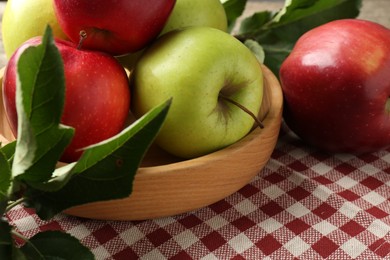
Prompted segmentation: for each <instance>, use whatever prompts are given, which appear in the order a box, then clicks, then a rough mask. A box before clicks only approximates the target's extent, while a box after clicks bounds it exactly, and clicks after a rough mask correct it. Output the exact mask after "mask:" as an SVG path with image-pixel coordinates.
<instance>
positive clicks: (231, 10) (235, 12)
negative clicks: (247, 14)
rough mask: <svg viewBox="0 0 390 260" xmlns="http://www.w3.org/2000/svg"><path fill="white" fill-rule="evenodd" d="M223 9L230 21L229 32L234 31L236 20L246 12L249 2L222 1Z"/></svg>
mask: <svg viewBox="0 0 390 260" xmlns="http://www.w3.org/2000/svg"><path fill="white" fill-rule="evenodd" d="M221 2H222V4H223V7H224V9H225V12H226V16H227V20H228V31H230V32H231V31H232V30H233V28H234V26H235V24H236V20H237V18H238V17H240V16H241V15H242V14H243V13H244V10H245V6H246V2H247V0H222V1H221Z"/></svg>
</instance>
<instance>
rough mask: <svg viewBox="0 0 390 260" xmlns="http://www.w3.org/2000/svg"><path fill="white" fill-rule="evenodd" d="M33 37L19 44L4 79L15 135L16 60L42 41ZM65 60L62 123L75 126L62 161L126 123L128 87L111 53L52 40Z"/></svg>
mask: <svg viewBox="0 0 390 260" xmlns="http://www.w3.org/2000/svg"><path fill="white" fill-rule="evenodd" d="M41 39H42V38H41V37H39V36H38V37H35V38H32V39H30V40H28V41H26V42H25V43H24V44H22V45H21V46H20V47H19V48H18V49H17V51H16V52H15V53H14V54H13V55H12V56H11V58H10V60H9V62H8V64H7V66H6V68H5V71H4V80H3V84H2V85H3V86H2V87H3V88H2V94H3V102H4V108H5V112H6V115H7V118H8V121H9V123H10V128H11V129H12V132H13V134H14V136H17V129H18V116H17V110H16V84H17V73H16V70H17V63H18V60H19V57H20V55H21V54H22V52H23V51H24V50H26V49H27V48H28V47H31V46H36V45H38V44H40V43H41ZM55 44H56V47H57V48H58V50H59V52H60V54H61V57H62V59H63V63H64V73H65V107H64V110H63V114H62V117H61V123H62V124H64V125H67V126H71V127H73V128H74V129H75V134H74V137H73V139H72V142H71V143H70V145H69V146H68V147H67V148H66V150H65V152H64V154H63V155H62V157H61V161H62V162H73V161H76V160H78V158H79V157H80V156H81V154H82V148H85V147H87V146H89V145H92V144H95V143H98V142H100V141H103V140H106V139H107V138H109V137H112V136H114V135H116V134H117V133H119V132H120V131H121V130H122V129H123V128H124V126H125V123H126V120H127V118H128V114H129V108H130V88H129V84H128V77H127V74H126V72H125V70H124V68H123V67H122V66H121V65H120V64H119V62H118V61H117V60H116V59H115V58H113V57H112V56H110V55H108V54H106V53H102V52H97V51H88V50H80V49H77V48H76V45H75V44H73V43H71V42H69V41H64V40H60V39H57V40H56V41H55Z"/></svg>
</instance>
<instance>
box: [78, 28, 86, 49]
mask: <svg viewBox="0 0 390 260" xmlns="http://www.w3.org/2000/svg"><path fill="white" fill-rule="evenodd" d="M79 35H80V41H79V44H78V45H77V49H78V50H80V49H81V46H82V45H83V42H84V41H85V39H87V32H86V31H84V30H81V31H80V33H79Z"/></svg>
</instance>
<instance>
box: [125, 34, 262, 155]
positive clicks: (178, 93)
mask: <svg viewBox="0 0 390 260" xmlns="http://www.w3.org/2000/svg"><path fill="white" fill-rule="evenodd" d="M131 87H132V90H133V92H132V93H133V96H132V97H133V99H132V111H133V113H134V114H135V116H136V117H139V116H141V115H143V114H145V113H146V112H147V111H149V110H150V108H152V107H154V106H155V105H156V104H159V103H161V102H162V101H164V100H167V99H168V98H173V99H172V105H171V107H170V110H169V112H168V115H167V118H166V121H165V122H164V125H163V127H162V129H161V131H160V132H159V134H158V136H157V139H156V143H157V144H158V145H159V146H160V147H161V148H163V149H165V150H166V151H168V152H170V153H172V154H174V155H176V156H179V157H183V158H193V157H198V156H202V155H205V154H208V153H210V152H213V151H216V150H218V149H221V148H224V147H226V146H228V145H230V144H232V143H234V142H236V141H238V140H240V139H241V138H242V137H244V136H245V135H246V134H247V133H248V132H249V131H250V130H251V128H252V126H253V123H254V121H253V118H252V117H251V116H250V115H249V114H247V112H244V111H243V110H242V109H240V108H239V107H238V106H236V105H234V104H231V103H230V102H229V101H228V100H234V101H236V102H237V103H239V104H241V105H242V106H244V107H246V108H247V109H248V110H250V111H251V112H252V113H253V114H256V115H257V114H258V112H259V109H260V105H261V102H262V95H263V75H262V70H261V67H260V65H259V63H258V61H257V59H256V58H255V56H254V55H253V54H252V52H251V51H250V50H249V49H248V48H247V47H246V46H245V45H244V44H243V43H241V42H240V41H238V40H237V39H236V38H235V37H233V36H232V35H230V34H228V33H226V32H223V31H221V30H218V29H215V28H210V27H187V28H185V29H182V30H176V31H172V32H170V33H167V34H165V35H163V36H162V37H161V38H159V39H158V40H157V41H156V42H155V43H154V44H153V45H152V46H151V47H150V48H148V49H147V50H146V51H145V53H144V55H143V56H142V57H141V59H140V60H139V62H138V63H137V65H136V66H135V69H134V71H133V73H132V76H131Z"/></svg>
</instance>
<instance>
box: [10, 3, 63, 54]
mask: <svg viewBox="0 0 390 260" xmlns="http://www.w3.org/2000/svg"><path fill="white" fill-rule="evenodd" d="M52 2H53V1H52V0H8V2H7V4H6V7H5V10H4V14H3V19H2V37H3V45H4V50H5V54H6V56H7V58H10V57H11V55H12V54H13V53H14V52H15V50H16V49H17V48H18V47H19V46H20V45H21V44H22V43H24V42H25V41H27V40H28V39H30V38H32V37H35V36H39V35H43V33H44V31H45V28H46V26H47V25H50V26H51V28H52V30H53V34H54V36H55V37H56V38H61V39H66V36H65V34H64V33H63V32H62V30H61V28H60V26H59V25H58V22H57V18H56V16H55V14H54V8H53V3H52Z"/></svg>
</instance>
